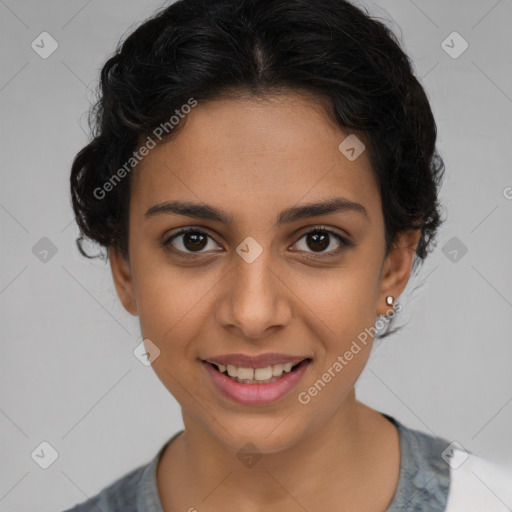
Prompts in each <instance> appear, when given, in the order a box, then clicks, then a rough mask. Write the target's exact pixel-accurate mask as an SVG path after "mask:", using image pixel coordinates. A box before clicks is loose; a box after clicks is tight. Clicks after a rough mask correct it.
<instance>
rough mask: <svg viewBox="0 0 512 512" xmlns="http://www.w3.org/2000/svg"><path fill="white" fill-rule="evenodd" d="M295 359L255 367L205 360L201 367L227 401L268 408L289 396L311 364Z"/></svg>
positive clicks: (305, 360) (308, 359)
mask: <svg viewBox="0 0 512 512" xmlns="http://www.w3.org/2000/svg"><path fill="white" fill-rule="evenodd" d="M294 359H295V361H293V362H290V361H288V362H284V363H275V364H267V366H260V367H256V368H254V367H250V366H234V365H232V364H224V363H220V362H218V361H216V362H213V361H211V360H202V364H203V367H204V368H205V369H206V371H207V373H208V374H209V376H210V378H211V382H212V383H213V385H214V388H215V389H216V390H217V392H220V394H221V395H222V396H224V397H225V398H229V399H230V400H231V401H234V402H237V403H239V404H244V405H265V404H269V403H271V402H275V401H277V400H281V399H282V398H284V397H286V396H287V395H289V394H290V393H291V391H292V390H293V388H294V387H295V386H296V385H297V383H298V382H299V380H300V379H301V378H302V376H303V375H304V373H305V372H306V370H307V368H308V366H309V365H310V364H311V362H312V359H311V358H310V357H306V358H294ZM297 359H298V360H297ZM245 364H247V363H245Z"/></svg>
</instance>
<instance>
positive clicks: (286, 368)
mask: <svg viewBox="0 0 512 512" xmlns="http://www.w3.org/2000/svg"><path fill="white" fill-rule="evenodd" d="M213 364H215V366H217V368H218V369H219V371H220V372H222V373H225V372H226V371H227V374H228V375H229V376H230V377H232V378H233V379H236V380H237V381H260V382H261V381H269V380H271V379H273V380H275V379H274V377H277V378H279V377H281V375H282V374H283V373H289V372H290V371H291V369H292V366H293V364H292V363H283V364H273V365H271V366H265V367H264V368H245V367H238V366H233V365H232V364H228V365H225V364H220V363H213Z"/></svg>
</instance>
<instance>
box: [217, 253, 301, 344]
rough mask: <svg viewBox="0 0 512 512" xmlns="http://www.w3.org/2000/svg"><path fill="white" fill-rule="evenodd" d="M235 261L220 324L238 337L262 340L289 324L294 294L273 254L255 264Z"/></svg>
mask: <svg viewBox="0 0 512 512" xmlns="http://www.w3.org/2000/svg"><path fill="white" fill-rule="evenodd" d="M234 260H235V261H234V262H233V268H232V269H231V271H230V272H229V274H228V275H227V276H226V279H225V282H224V287H225V289H224V290H223V293H222V295H221V299H220V304H219V307H218V308H217V320H218V322H219V323H220V324H221V326H222V327H224V328H225V329H229V330H231V331H233V333H234V334H235V335H237V336H238V337H244V338H246V339H250V340H255V341H257V340H262V339H264V338H265V337H266V336H268V335H269V334H271V333H273V332H275V331H278V330H281V329H283V328H284V327H285V326H286V325H288V324H289V322H290V320H291V318H292V306H291V302H290V296H291V293H292V292H291V291H290V289H289V288H288V286H289V285H288V286H287V283H286V282H285V279H286V278H285V277H284V276H283V275H282V272H279V270H278V268H277V267H278V265H277V264H276V262H275V260H274V261H273V260H272V256H271V254H270V251H268V250H266V251H265V250H264V251H263V252H262V254H260V256H259V257H258V258H257V259H256V260H254V261H253V262H252V263H248V262H247V261H245V260H244V259H243V258H241V257H239V256H238V255H237V256H236V257H235V258H234ZM280 274H281V275H280Z"/></svg>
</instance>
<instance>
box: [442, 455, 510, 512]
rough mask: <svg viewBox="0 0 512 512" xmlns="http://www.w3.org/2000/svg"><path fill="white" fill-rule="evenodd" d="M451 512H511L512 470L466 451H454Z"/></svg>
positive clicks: (449, 503) (448, 506)
mask: <svg viewBox="0 0 512 512" xmlns="http://www.w3.org/2000/svg"><path fill="white" fill-rule="evenodd" d="M453 459H454V460H455V461H457V462H456V463H455V464H453V465H452V466H451V472H450V477H451V485H450V493H449V496H448V505H447V508H446V511H447V512H465V511H467V510H474V511H475V512H477V511H485V512H510V510H511V509H512V469H510V468H505V467H502V466H500V465H498V464H496V463H494V462H491V461H488V460H486V459H484V458H482V457H479V456H478V455H474V454H472V453H468V452H466V451H464V450H463V449H455V450H454V451H453Z"/></svg>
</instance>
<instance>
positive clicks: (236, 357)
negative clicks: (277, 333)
mask: <svg viewBox="0 0 512 512" xmlns="http://www.w3.org/2000/svg"><path fill="white" fill-rule="evenodd" d="M304 359H309V357H308V356H292V355H289V354H278V353H274V352H271V353H267V354H259V355H257V356H250V355H246V354H222V355H219V356H213V357H208V358H206V359H204V361H208V362H210V363H216V364H225V365H228V364H230V365H233V366H236V367H238V368H240V367H242V368H265V367H266V366H271V365H273V364H284V363H292V364H296V363H300V362H301V361H303V360H304Z"/></svg>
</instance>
